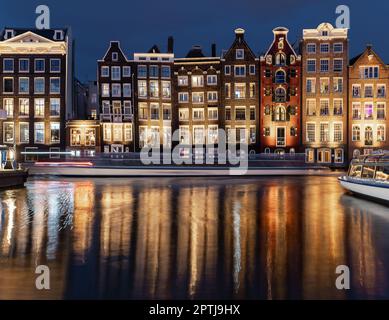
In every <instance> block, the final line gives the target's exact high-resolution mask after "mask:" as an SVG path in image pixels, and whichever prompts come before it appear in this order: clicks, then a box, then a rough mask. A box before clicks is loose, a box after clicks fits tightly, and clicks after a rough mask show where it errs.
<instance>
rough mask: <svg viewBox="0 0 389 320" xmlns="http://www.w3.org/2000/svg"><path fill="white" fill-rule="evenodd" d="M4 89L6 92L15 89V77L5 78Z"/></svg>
mask: <svg viewBox="0 0 389 320" xmlns="http://www.w3.org/2000/svg"><path fill="white" fill-rule="evenodd" d="M3 91H4V92H6V93H11V92H13V91H14V79H4V87H3Z"/></svg>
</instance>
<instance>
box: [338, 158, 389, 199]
mask: <svg viewBox="0 0 389 320" xmlns="http://www.w3.org/2000/svg"><path fill="white" fill-rule="evenodd" d="M338 179H339V182H340V184H341V185H342V187H343V188H345V189H346V190H348V191H350V192H352V193H354V194H357V195H359V196H363V197H367V198H369V199H372V200H375V201H379V202H385V203H386V204H389V153H379V154H371V155H365V156H360V157H358V158H356V159H353V160H352V161H351V163H350V168H349V170H348V173H347V175H345V176H342V177H339V178H338Z"/></svg>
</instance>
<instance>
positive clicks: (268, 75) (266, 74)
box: [265, 69, 271, 78]
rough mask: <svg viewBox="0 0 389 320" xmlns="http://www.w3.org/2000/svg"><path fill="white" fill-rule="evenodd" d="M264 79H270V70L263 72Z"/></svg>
mask: <svg viewBox="0 0 389 320" xmlns="http://www.w3.org/2000/svg"><path fill="white" fill-rule="evenodd" d="M265 77H266V78H270V77H271V71H270V69H266V70H265Z"/></svg>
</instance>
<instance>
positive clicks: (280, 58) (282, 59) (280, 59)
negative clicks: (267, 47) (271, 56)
mask: <svg viewBox="0 0 389 320" xmlns="http://www.w3.org/2000/svg"><path fill="white" fill-rule="evenodd" d="M285 64H286V56H285V54H283V53H277V54H276V65H277V66H284V65H285Z"/></svg>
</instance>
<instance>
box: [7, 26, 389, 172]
mask: <svg viewBox="0 0 389 320" xmlns="http://www.w3.org/2000/svg"><path fill="white" fill-rule="evenodd" d="M273 34H274V39H273V41H272V43H271V44H270V45H269V47H268V48H267V50H266V51H265V52H264V53H263V54H261V55H256V54H255V53H254V52H253V51H252V50H251V49H250V47H249V45H248V43H247V42H246V40H245V31H244V30H243V29H240V28H239V29H236V30H235V38H234V41H233V43H232V45H231V46H230V48H229V49H228V50H226V51H223V52H222V54H221V55H218V53H217V50H216V45H214V44H213V45H212V46H211V50H210V51H211V53H210V54H208V55H206V54H205V52H204V51H203V49H202V48H201V47H200V46H193V47H192V48H191V49H190V50H189V52H188V53H187V55H186V56H185V57H182V58H181V57H175V55H174V47H173V38H171V37H170V38H169V39H168V45H167V50H166V52H162V51H161V50H160V48H159V47H158V46H156V45H154V46H153V47H152V48H151V49H150V50H149V51H148V52H144V53H134V54H133V56H132V57H128V56H126V54H125V53H124V51H123V50H122V48H121V47H120V43H119V42H118V41H112V42H111V43H110V45H109V47H108V50H107V52H106V53H105V54H104V56H103V57H102V59H101V60H99V61H98V62H97V65H98V73H97V74H98V76H97V83H96V85H97V91H96V92H95V93H93V96H94V98H93V97H92V99H94V100H95V101H94V104H95V105H97V106H98V107H97V108H98V110H96V107H94V110H92V111H91V113H92V114H93V116H92V119H89V120H86V119H85V118H84V117H80V116H79V115H80V114H81V113H80V112H78V111H79V110H77V107H76V106H77V105H78V104H77V103H76V101H78V100H75V99H74V95H75V94H74V92H73V91H74V90H75V91H78V90H80V91H81V92H82V90H83V89H82V86H79V87H77V86H75V85H74V82H73V81H72V79H73V60H72V51H73V50H72V43H73V41H72V40H71V34H70V30H68V29H63V30H26V29H12V28H6V29H5V30H4V31H3V33H2V35H1V39H0V40H1V41H0V68H1V69H0V77H1V84H2V86H1V89H0V96H1V99H0V107H1V109H2V111H1V112H2V114H1V115H0V116H1V117H0V118H1V120H0V122H1V129H0V130H1V134H0V139H1V140H2V141H1V143H0V144H5V145H14V146H15V147H16V149H17V150H18V151H34V150H36V151H49V152H50V151H51V152H53V151H65V150H72V151H75V152H76V154H80V155H81V154H84V155H90V156H93V155H94V154H95V153H96V152H105V153H123V152H132V151H139V150H140V149H141V148H142V147H144V146H153V147H161V146H163V147H165V148H171V147H174V146H175V145H177V144H180V145H181V147H182V154H185V153H188V152H189V151H190V149H189V148H190V147H189V145H191V144H194V145H206V144H217V143H218V141H219V139H220V137H219V135H218V129H224V130H225V132H226V134H227V140H228V142H229V143H240V142H241V143H247V144H248V145H249V149H250V152H255V153H279V154H282V153H296V152H301V153H305V155H306V161H307V162H312V163H323V164H333V165H343V164H344V163H345V162H346V160H347V159H348V158H350V157H352V156H353V155H354V156H355V155H358V154H363V153H370V152H372V151H373V150H381V149H387V148H388V133H387V125H388V121H389V120H388V117H387V111H388V110H387V99H388V97H387V92H386V90H387V85H388V75H389V74H388V66H387V65H386V64H385V63H384V62H383V61H382V60H381V58H380V57H379V56H378V55H377V54H376V53H375V52H374V51H373V49H372V47H371V46H367V48H366V49H365V51H364V52H363V53H361V54H360V55H358V56H357V57H355V58H353V59H351V60H349V55H348V52H349V40H348V34H347V29H341V28H334V27H333V26H332V25H331V24H329V23H322V24H320V25H319V26H318V27H317V28H314V29H304V30H303V35H302V39H301V41H300V43H299V44H297V45H292V44H291V43H290V42H289V41H288V29H286V28H283V27H279V28H275V29H274V30H273ZM72 83H73V84H72ZM89 91H90V90H88V89H86V90H85V92H84V93H83V94H88V92H89ZM77 95H78V93H77ZM89 99H91V97H89ZM175 131H177V132H178V136H176V137H174V136H173V133H174V132H175ZM56 156H57V155H54V154H53V155H52V157H56ZM26 157H27V156H26ZM31 157H33V156H29V159H30V158H31ZM29 159H26V160H29Z"/></svg>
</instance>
